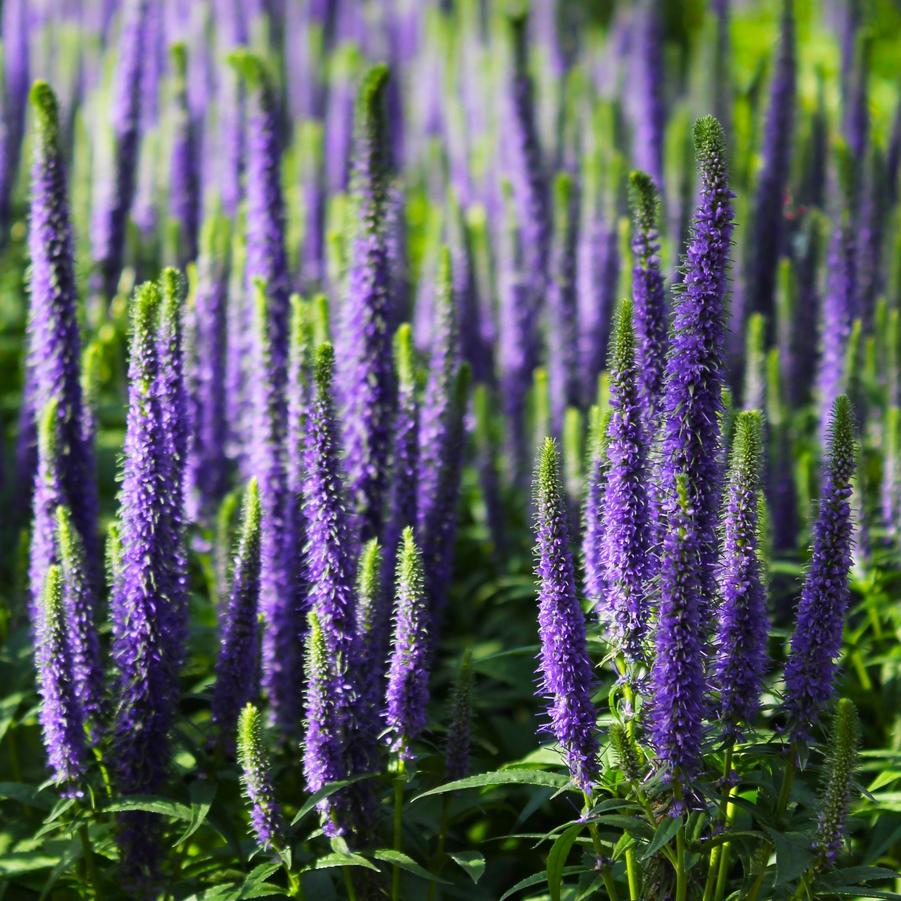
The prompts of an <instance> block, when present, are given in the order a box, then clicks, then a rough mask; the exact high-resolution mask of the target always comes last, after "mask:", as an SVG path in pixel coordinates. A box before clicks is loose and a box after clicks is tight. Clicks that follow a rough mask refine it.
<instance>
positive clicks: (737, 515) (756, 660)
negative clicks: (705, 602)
mask: <svg viewBox="0 0 901 901" xmlns="http://www.w3.org/2000/svg"><path fill="white" fill-rule="evenodd" d="M762 465H763V420H762V417H761V415H760V413H759V412H757V411H755V410H748V411H744V412H742V413H739V414H738V417H737V419H736V423H735V437H734V438H733V441H732V455H731V464H730V467H729V478H728V487H727V494H726V507H725V511H724V516H723V549H722V554H721V557H720V570H719V585H720V595H721V597H722V603H721V606H720V611H719V623H718V626H717V636H716V659H715V661H714V668H713V673H714V684H715V685H716V686H717V687H718V688H719V692H720V698H719V718H720V722H721V723H722V726H723V733H724V736H725V737H726V738H727V739H728V740H731V739H734V738H736V737H738V735H739V734H740V731H739V730H740V729H741V727H742V726H743V725H746V724H748V723H750V722H751V721H752V719H753V717H754V714H755V713H756V711H757V707H758V704H759V698H760V691H761V688H762V686H763V676H764V672H765V670H766V663H767V654H766V645H767V635H768V623H767V613H766V590H765V588H764V584H763V578H764V574H763V573H762V572H761V564H760V558H759V554H758V527H759V523H758V498H759V497H760V489H761V469H762Z"/></svg>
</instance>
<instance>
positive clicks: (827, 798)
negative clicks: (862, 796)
mask: <svg viewBox="0 0 901 901" xmlns="http://www.w3.org/2000/svg"><path fill="white" fill-rule="evenodd" d="M831 739H832V740H831V741H830V743H829V760H828V765H827V767H826V771H825V773H824V777H823V789H822V796H821V799H820V812H819V815H818V817H817V837H816V841H815V843H814V847H815V849H816V852H817V859H816V863H815V864H814V866H815V867H816V868H817V869H818V870H824V869H829V868H831V867H833V866H835V862H836V860H837V859H838V855H839V853H840V852H841V850H842V845H843V844H844V838H845V820H846V818H847V816H848V811H849V808H850V806H851V802H852V801H853V800H854V797H855V787H854V769H855V767H856V765H857V746H858V744H859V743H860V720H859V718H858V716H857V708H856V707H855V706H854V702H853V701H851V700H849V699H848V698H841V699H840V700H839V702H838V704H837V705H836V709H835V718H834V719H833V721H832V736H831Z"/></svg>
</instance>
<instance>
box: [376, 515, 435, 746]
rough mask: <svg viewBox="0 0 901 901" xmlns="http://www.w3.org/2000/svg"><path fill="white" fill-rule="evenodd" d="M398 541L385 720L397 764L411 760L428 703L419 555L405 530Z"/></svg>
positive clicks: (426, 620) (426, 626) (426, 632)
mask: <svg viewBox="0 0 901 901" xmlns="http://www.w3.org/2000/svg"><path fill="white" fill-rule="evenodd" d="M402 542H403V543H402V544H401V548H400V557H399V559H398V561H397V594H396V598H395V605H394V636H393V638H392V641H391V658H390V662H389V664H388V687H387V690H386V693H385V722H386V723H387V728H388V730H389V735H388V744H389V747H390V749H391V751H392V752H393V753H395V754H397V755H398V757H399V758H400V759H401V760H412V759H413V756H414V755H413V747H412V746H413V742H414V741H415V740H416V739H417V738H418V737H419V735H420V733H421V732H422V730H423V729H424V728H425V724H426V705H427V704H428V700H429V661H430V656H431V649H430V646H429V625H430V624H429V620H430V614H429V600H428V597H427V595H426V590H425V575H424V573H423V563H422V554H421V552H420V550H419V548H418V547H417V546H416V541H415V539H414V537H413V529H412V528H410V527H409V526H407V528H405V529H404V533H403V538H402Z"/></svg>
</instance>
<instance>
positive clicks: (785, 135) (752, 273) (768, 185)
mask: <svg viewBox="0 0 901 901" xmlns="http://www.w3.org/2000/svg"><path fill="white" fill-rule="evenodd" d="M793 5H794V0H782V18H781V23H780V39H779V52H778V56H777V57H776V64H775V70H774V72H773V77H772V80H771V82H770V106H769V109H768V110H767V117H766V126H765V131H764V135H763V167H762V169H761V170H760V175H759V177H758V181H757V192H756V196H755V199H754V214H753V217H752V220H751V221H752V227H751V234H750V235H749V236H748V237H749V240H748V243H747V248H748V251H749V253H748V258H747V265H748V269H747V274H746V278H747V281H748V288H747V295H748V297H747V301H748V306H747V310H746V312H747V313H762V314H763V315H764V316H766V317H767V321H768V322H770V323H773V322H775V317H774V315H773V313H774V303H773V295H774V291H775V288H776V264H777V263H778V261H779V255H780V253H781V251H782V244H783V235H784V233H785V226H784V220H785V216H784V214H783V211H782V207H783V204H784V195H785V188H786V184H787V183H788V178H789V174H790V169H791V154H792V145H793V141H792V125H793V123H794V120H795V65H796V63H795V16H794V10H793ZM743 325H744V323H743V322H741V321H736V319H735V318H733V320H732V328H733V331H734V333H735V334H736V335H741V334H742V333H743V328H742V326H743ZM746 407H747V408H749V409H750V407H748V405H747V404H746Z"/></svg>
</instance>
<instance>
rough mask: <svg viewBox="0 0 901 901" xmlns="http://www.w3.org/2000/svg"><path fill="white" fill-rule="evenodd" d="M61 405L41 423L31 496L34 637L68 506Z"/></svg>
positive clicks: (48, 408)
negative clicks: (61, 514)
mask: <svg viewBox="0 0 901 901" xmlns="http://www.w3.org/2000/svg"><path fill="white" fill-rule="evenodd" d="M58 409H59V405H58V404H57V402H56V401H55V400H49V401H47V403H46V404H45V405H44V409H43V410H42V411H41V418H40V422H39V423H38V468H37V473H36V475H35V481H34V494H33V496H32V509H33V517H32V525H31V547H30V556H29V561H28V575H29V585H30V595H29V600H30V604H29V611H30V613H31V625H32V629H33V630H34V632H35V634H36V635H37V634H39V633H40V624H41V614H42V612H43V607H42V605H41V599H42V597H43V595H44V579H45V577H46V574H47V567H48V566H50V565H51V564H53V563H59V554H58V549H57V545H56V518H55V517H56V508H57V507H58V506H59V505H60V504H64V503H65V495H64V493H63V490H62V484H61V479H60V472H59V470H60V447H59V413H58Z"/></svg>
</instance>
